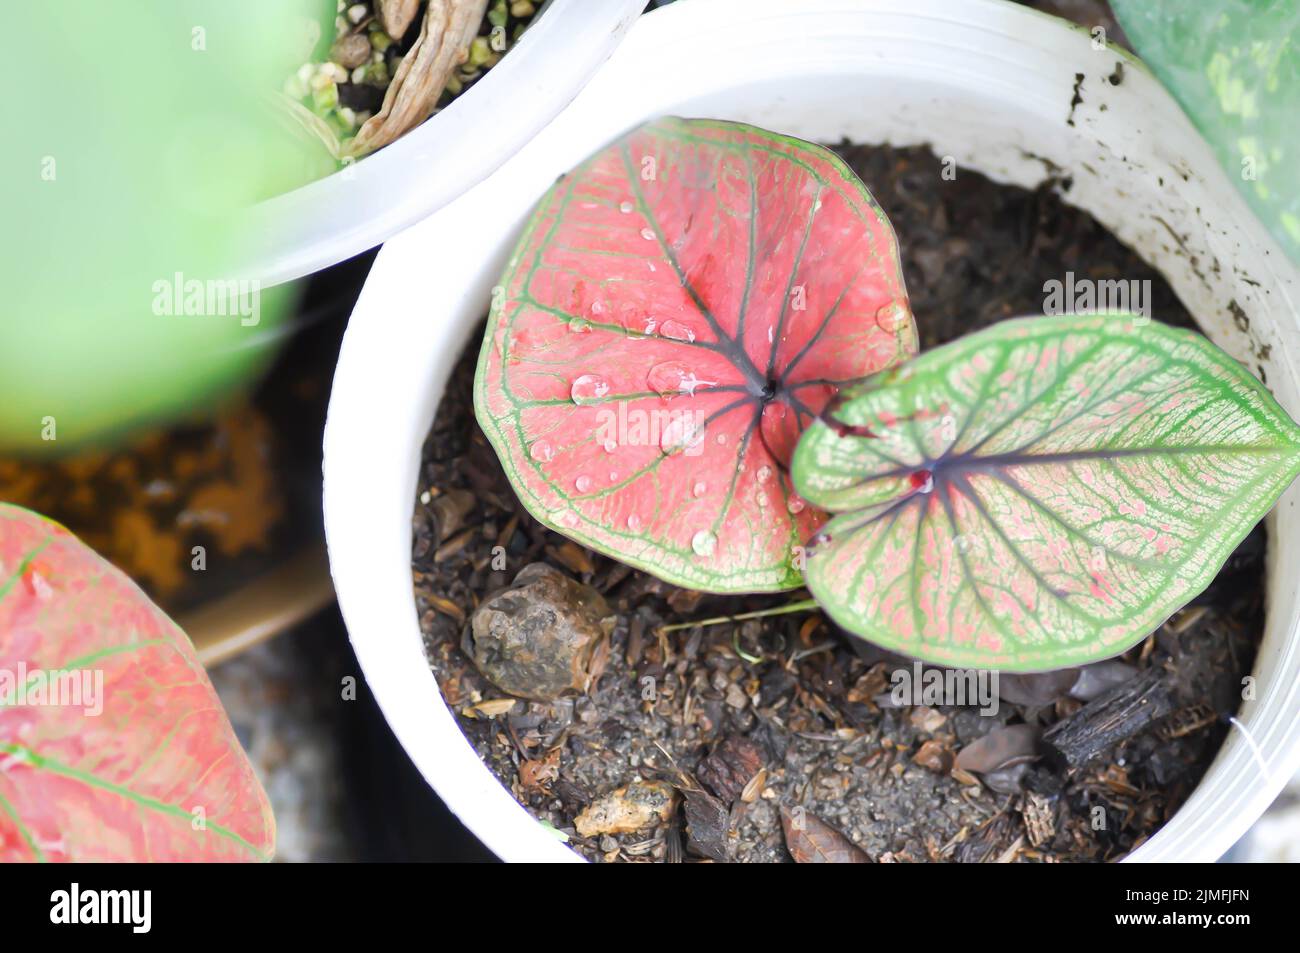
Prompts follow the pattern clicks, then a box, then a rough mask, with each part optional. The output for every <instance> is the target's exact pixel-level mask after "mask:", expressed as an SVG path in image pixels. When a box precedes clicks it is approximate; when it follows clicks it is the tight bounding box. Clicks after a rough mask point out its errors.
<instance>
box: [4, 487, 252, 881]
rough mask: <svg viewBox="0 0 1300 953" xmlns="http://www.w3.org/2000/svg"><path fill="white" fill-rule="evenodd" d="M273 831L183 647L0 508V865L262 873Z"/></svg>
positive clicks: (43, 522) (137, 601)
mask: <svg viewBox="0 0 1300 953" xmlns="http://www.w3.org/2000/svg"><path fill="white" fill-rule="evenodd" d="M274 845H275V821H274V819H273V818H272V816H271V808H270V804H269V803H268V801H267V798H266V794H265V793H264V792H263V791H262V788H261V785H259V784H258V781H257V778H256V777H255V776H254V774H253V769H252V766H251V765H250V764H249V762H248V759H247V758H246V757H245V756H244V752H243V750H242V749H241V748H240V746H239V742H238V741H237V740H236V738H235V733H234V731H233V730H232V729H231V727H230V722H229V721H228V720H227V719H226V715H225V712H224V711H223V710H222V708H221V703H220V702H219V701H218V700H217V696H216V693H215V692H214V691H213V689H212V684H211V683H210V682H209V681H208V677H207V675H206V673H205V672H204V671H203V667H202V666H201V665H200V664H199V662H198V660H197V658H196V657H195V655H194V650H193V647H192V646H191V645H190V642H189V639H187V638H186V637H185V633H183V632H182V631H181V630H180V629H178V628H177V627H176V625H175V623H173V622H172V621H171V620H170V619H168V618H167V616H165V615H164V614H163V613H162V611H161V610H160V609H158V608H157V607H156V606H155V605H153V603H151V602H150V601H149V599H148V598H147V597H146V596H145V595H144V594H143V593H142V592H141V591H140V590H139V588H137V587H136V585H135V584H134V583H133V582H132V581H131V580H130V579H128V578H127V577H126V575H124V574H123V573H122V572H120V571H119V570H117V569H115V568H114V567H113V566H111V565H109V564H108V563H107V562H105V561H104V560H103V559H102V558H100V557H99V556H98V555H96V554H95V553H94V552H93V551H91V550H90V549H89V548H87V547H86V546H85V545H84V544H82V543H81V542H80V541H79V540H78V539H77V538H76V537H74V536H73V535H72V534H71V533H69V532H68V531H67V530H66V529H64V528H63V527H62V526H59V525H58V524H57V523H54V522H52V521H50V520H47V519H44V518H42V517H40V516H37V515H36V514H34V513H30V512H28V511H26V510H23V509H20V508H18V507H15V506H10V505H7V504H0V862H3V861H33V860H34V861H147V860H155V861H235V860H267V859H269V858H270V855H271V853H272V852H273V850H274Z"/></svg>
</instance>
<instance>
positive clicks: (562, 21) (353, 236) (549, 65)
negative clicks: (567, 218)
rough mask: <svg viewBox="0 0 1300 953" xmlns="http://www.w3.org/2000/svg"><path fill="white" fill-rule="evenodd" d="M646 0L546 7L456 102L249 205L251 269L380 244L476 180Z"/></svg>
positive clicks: (280, 267)
mask: <svg viewBox="0 0 1300 953" xmlns="http://www.w3.org/2000/svg"><path fill="white" fill-rule="evenodd" d="M643 9H645V2H644V0H598V2H596V0H550V2H549V3H547V4H546V6H545V7H544V8H543V9H542V11H541V12H540V14H539V15H538V16H537V18H536V20H535V21H534V22H533V25H532V26H531V27H529V29H528V30H527V32H525V33H524V35H523V37H521V38H520V41H519V43H518V45H516V46H515V47H514V48H512V49H511V50H510V52H509V53H508V54H507V55H506V56H505V57H504V58H503V59H502V60H501V62H500V63H499V64H497V65H496V66H494V67H493V68H492V69H491V70H489V71H488V73H487V75H485V76H484V77H483V78H482V79H481V80H479V81H478V82H477V83H475V84H474V85H473V86H472V87H471V88H470V89H469V90H467V91H466V92H465V94H464V95H463V96H459V97H457V98H456V100H455V101H454V102H452V104H451V105H450V106H448V107H447V108H446V109H444V110H442V112H440V113H438V114H437V115H436V116H434V117H433V118H432V119H430V120H428V121H427V122H425V123H424V124H423V125H421V126H419V127H418V128H416V129H414V130H412V131H411V132H409V133H408V134H407V135H405V136H403V137H402V138H401V139H399V140H398V141H397V142H395V143H393V144H392V145H390V146H388V147H386V148H384V149H381V150H379V151H378V152H376V153H374V154H373V155H370V156H367V157H366V158H364V159H362V160H361V161H360V162H357V163H356V164H355V165H353V166H351V167H349V168H347V169H344V170H342V171H340V172H336V173H334V174H333V175H331V176H329V177H328V178H324V179H321V180H320V181H318V182H313V183H311V184H310V185H305V186H303V187H302V188H299V189H295V190H294V191H292V192H289V193H287V194H285V195H281V196H278V197H276V198H274V199H270V200H268V201H266V202H262V203H261V204H259V205H258V206H256V207H255V208H254V209H253V210H252V214H251V219H252V220H251V222H250V223H249V226H250V227H249V233H250V235H251V236H252V237H251V238H250V244H249V247H248V254H247V264H245V265H244V266H243V267H242V268H241V269H239V270H240V273H244V274H248V275H250V276H253V277H256V278H257V279H258V280H260V281H261V282H262V284H263V285H264V286H270V285H275V284H279V283H281V282H284V281H290V280H292V279H294V278H300V277H302V276H303V275H309V274H311V273H312V272H314V271H319V270H320V269H322V268H326V267H328V266H330V265H333V264H337V263H338V262H340V261H344V260H345V259H347V258H351V257H352V256H353V255H356V254H358V253H360V252H363V251H365V250H366V249H368V248H374V247H375V246H376V245H378V244H380V243H381V242H383V241H385V240H386V239H387V238H389V237H390V236H391V235H395V234H397V233H398V232H400V231H401V230H402V229H404V228H406V227H407V226H408V225H411V224H413V223H415V222H418V221H419V220H420V219H422V218H424V217H426V216H427V215H429V214H430V213H432V212H434V211H437V210H438V209H440V208H442V207H443V206H444V205H446V204H447V203H448V202H450V201H452V200H453V199H455V198H457V197H458V196H460V195H463V194H464V193H465V192H466V191H468V190H469V189H470V188H471V187H473V186H475V185H477V184H478V183H479V182H481V181H482V180H483V179H485V178H486V177H487V176H488V175H490V174H491V173H492V172H493V171H495V170H496V169H497V167H498V166H500V165H501V163H502V162H504V161H505V160H506V159H508V158H510V157H511V156H512V155H514V154H515V153H516V152H518V151H519V149H520V147H521V146H523V144H524V143H526V142H527V141H528V140H529V139H531V138H532V137H533V136H534V135H536V134H537V131H538V130H539V129H541V128H543V127H544V126H545V125H546V124H547V123H548V122H550V121H551V120H552V119H553V118H555V116H556V114H557V113H559V111H560V110H561V109H563V108H564V107H565V106H567V105H568V104H569V103H570V102H571V101H572V100H573V97H574V96H576V95H577V93H578V91H579V90H581V89H582V87H583V86H584V85H585V84H586V82H587V81H588V80H589V79H590V78H591V75H592V74H593V73H594V72H595V71H596V70H597V69H598V68H599V66H600V64H601V63H603V62H604V61H605V59H606V58H607V57H608V56H609V54H610V53H612V52H613V51H614V49H615V47H617V46H618V44H619V41H620V40H622V38H623V35H624V34H625V33H626V32H627V30H628V28H629V27H631V25H632V23H633V22H634V21H635V20H636V18H637V16H638V15H639V14H640V12H641V11H642V10H643Z"/></svg>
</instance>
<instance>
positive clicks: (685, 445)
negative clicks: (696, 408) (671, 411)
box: [659, 413, 704, 453]
mask: <svg viewBox="0 0 1300 953" xmlns="http://www.w3.org/2000/svg"><path fill="white" fill-rule="evenodd" d="M703 442H704V423H703V421H702V420H699V419H697V418H696V415H695V414H690V413H683V414H677V415H675V416H674V417H673V418H672V419H671V420H670V421H668V423H667V425H665V427H664V430H663V435H662V436H661V437H660V439H659V448H660V449H661V450H663V452H664V453H682V452H685V451H688V450H691V449H693V448H695V447H698V446H699V445H700V444H701V443H703Z"/></svg>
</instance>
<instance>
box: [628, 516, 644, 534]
mask: <svg viewBox="0 0 1300 953" xmlns="http://www.w3.org/2000/svg"><path fill="white" fill-rule="evenodd" d="M641 527H642V523H641V517H639V516H637V515H636V514H635V513H633V514H631V515H630V516H629V517H628V518H627V528H628V529H630V530H631V531H632V532H634V533H639V532H641Z"/></svg>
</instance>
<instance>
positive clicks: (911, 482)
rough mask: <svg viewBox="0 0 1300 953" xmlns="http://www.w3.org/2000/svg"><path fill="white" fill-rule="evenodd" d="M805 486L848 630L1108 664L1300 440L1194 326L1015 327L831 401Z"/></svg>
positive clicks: (814, 580)
mask: <svg viewBox="0 0 1300 953" xmlns="http://www.w3.org/2000/svg"><path fill="white" fill-rule="evenodd" d="M793 466H794V483H795V487H796V488H797V489H798V491H799V492H800V493H801V494H802V495H803V496H804V498H806V499H807V500H808V501H809V502H811V503H813V504H815V505H817V506H820V507H823V508H825V509H827V510H830V511H832V512H835V513H838V514H839V515H837V516H836V517H835V518H834V519H833V520H832V521H831V522H830V523H829V524H828V525H827V526H826V528H825V530H824V531H823V532H822V533H821V534H820V535H819V537H817V538H815V539H814V541H813V548H812V552H811V554H810V555H809V557H808V563H807V579H808V587H809V589H810V590H811V591H812V593H813V595H814V596H815V597H816V598H817V600H818V602H820V603H821V604H822V606H823V607H824V608H825V610H826V611H827V612H828V613H829V614H830V616H831V617H832V618H833V619H834V620H835V621H836V622H838V623H839V624H840V625H841V626H843V627H845V628H847V629H849V630H850V631H852V632H855V633H857V634H858V635H861V636H863V637H864V638H867V639H870V640H871V641H873V642H876V643H878V644H880V645H883V646H885V647H887V648H890V649H893V650H896V651H899V652H903V653H906V654H907V655H910V656H914V657H916V658H921V659H925V660H927V661H932V662H937V663H941V664H947V665H962V666H980V667H988V668H996V669H1003V670H1007V671H1039V670H1047V669H1053V668H1061V667H1067V666H1072V665H1079V664H1082V663H1084V662H1088V661H1091V660H1095V659H1099V658H1104V657H1106V656H1110V655H1115V654H1117V653H1119V652H1122V651H1123V650H1125V649H1127V648H1128V647H1130V646H1132V645H1133V644H1134V643H1136V642H1138V641H1140V640H1141V639H1142V638H1143V637H1145V636H1146V635H1147V634H1148V633H1150V632H1151V631H1153V630H1154V629H1155V628H1156V627H1157V626H1159V625H1160V623H1161V622H1163V621H1164V620H1165V619H1166V618H1168V617H1169V615H1170V614H1171V613H1173V612H1174V611H1175V610H1177V609H1178V608H1179V607H1180V606H1182V605H1183V604H1185V603H1186V602H1187V601H1188V600H1189V599H1190V598H1192V597H1193V596H1194V595H1196V594H1197V593H1198V592H1200V591H1201V590H1202V589H1204V588H1205V587H1206V586H1207V585H1208V584H1209V583H1210V581H1211V580H1212V579H1213V578H1214V576H1215V574H1216V573H1217V572H1218V570H1219V568H1220V567H1221V566H1222V564H1223V562H1224V560H1225V559H1227V557H1228V556H1229V555H1230V554H1231V552H1232V550H1233V549H1234V548H1235V547H1236V546H1237V544H1238V543H1240V542H1241V540H1242V539H1243V538H1244V537H1245V535H1246V534H1247V533H1248V532H1249V531H1250V529H1251V528H1252V527H1253V526H1254V525H1255V523H1256V522H1257V521H1258V520H1259V519H1260V518H1261V517H1262V516H1263V515H1264V514H1265V513H1266V512H1267V511H1268V510H1269V508H1270V507H1272V505H1273V503H1274V502H1275V501H1276V500H1277V498H1278V496H1279V495H1280V494H1281V493H1282V492H1283V491H1284V490H1285V489H1286V488H1287V487H1288V486H1289V485H1290V483H1291V481H1292V480H1293V479H1294V478H1295V477H1296V474H1297V473H1298V472H1300V430H1298V429H1297V427H1296V425H1295V424H1294V423H1293V422H1292V421H1291V419H1290V418H1289V417H1288V416H1287V415H1286V413H1285V412H1284V411H1282V410H1281V408H1279V407H1278V405H1277V403H1276V402H1275V401H1274V400H1273V398H1272V397H1271V396H1270V395H1269V394H1268V392H1267V391H1265V390H1264V388H1263V387H1262V386H1261V385H1260V383H1259V382H1258V381H1256V380H1255V379H1254V378H1253V377H1251V376H1250V375H1249V374H1248V373H1247V372H1246V371H1245V370H1244V369H1243V368H1242V367H1241V365H1240V364H1238V363H1237V362H1236V361H1234V360H1232V359H1231V358H1230V357H1229V356H1228V355H1226V354H1224V353H1223V352H1222V351H1220V350H1218V349H1217V348H1216V347H1214V346H1213V345H1212V344H1210V343H1209V342H1208V341H1207V340H1205V339H1204V338H1203V337H1201V336H1200V335H1197V334H1193V333H1190V332H1187V331H1181V330H1177V329H1174V328H1170V327H1166V326H1164V325H1160V324H1156V323H1153V322H1148V321H1147V320H1146V319H1144V318H1139V317H1135V316H1132V315H1092V316H1074V315H1067V316H1064V317H1054V318H1024V319H1020V320H1015V321H1006V322H1003V323H1001V324H998V325H995V326H994V327H992V328H989V329H987V330H985V331H982V332H979V333H977V334H972V335H970V336H968V337H966V338H962V339H960V340H958V341H955V342H953V343H951V344H948V345H946V346H944V347H941V348H938V349H936V350H934V351H931V352H929V353H927V354H924V355H922V356H921V357H919V358H917V359H916V360H914V361H912V362H911V363H909V364H907V365H905V366H903V367H902V368H899V369H896V370H894V371H890V372H886V373H885V374H883V375H881V377H880V379H879V380H878V381H876V382H875V384H874V386H867V387H863V388H861V389H859V390H856V391H854V392H853V393H852V394H851V395H847V396H845V397H843V398H841V400H839V401H837V402H834V403H832V404H831V405H830V406H828V408H827V410H826V411H825V412H823V414H822V420H821V421H820V422H819V423H817V424H816V425H814V426H813V427H811V428H809V429H808V430H807V431H806V432H805V434H804V437H803V439H802V440H801V441H800V443H799V447H798V450H797V452H796V454H795V457H794V465H793Z"/></svg>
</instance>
